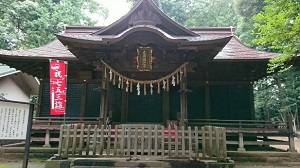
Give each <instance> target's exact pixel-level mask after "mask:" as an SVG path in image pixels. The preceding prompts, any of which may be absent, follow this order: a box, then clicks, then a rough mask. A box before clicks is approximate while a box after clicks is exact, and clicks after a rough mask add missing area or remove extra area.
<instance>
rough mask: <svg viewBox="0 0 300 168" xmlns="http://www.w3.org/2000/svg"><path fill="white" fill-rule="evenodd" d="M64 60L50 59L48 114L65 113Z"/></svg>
mask: <svg viewBox="0 0 300 168" xmlns="http://www.w3.org/2000/svg"><path fill="white" fill-rule="evenodd" d="M66 64H67V63H66V62H65V61H58V60H50V65H49V67H50V70H49V72H50V115H63V114H65V106H66Z"/></svg>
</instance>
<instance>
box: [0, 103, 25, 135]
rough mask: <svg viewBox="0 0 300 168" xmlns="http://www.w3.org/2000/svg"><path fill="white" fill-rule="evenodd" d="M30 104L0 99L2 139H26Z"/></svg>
mask: <svg viewBox="0 0 300 168" xmlns="http://www.w3.org/2000/svg"><path fill="white" fill-rule="evenodd" d="M29 106H30V105H29V104H18V103H10V102H2V101H0V140H25V139H26V132H27V126H28V117H29Z"/></svg>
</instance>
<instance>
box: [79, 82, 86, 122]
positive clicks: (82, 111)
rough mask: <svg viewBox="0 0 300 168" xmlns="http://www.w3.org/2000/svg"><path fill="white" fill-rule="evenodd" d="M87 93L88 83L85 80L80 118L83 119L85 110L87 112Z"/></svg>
mask: <svg viewBox="0 0 300 168" xmlns="http://www.w3.org/2000/svg"><path fill="white" fill-rule="evenodd" d="M86 93H87V83H86V82H84V83H83V89H82V93H81V106H80V120H81V121H82V117H84V112H85V104H86Z"/></svg>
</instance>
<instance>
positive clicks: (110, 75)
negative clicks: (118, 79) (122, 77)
mask: <svg viewBox="0 0 300 168" xmlns="http://www.w3.org/2000/svg"><path fill="white" fill-rule="evenodd" d="M112 77H113V75H112V71H111V69H110V70H109V81H111V80H112Z"/></svg>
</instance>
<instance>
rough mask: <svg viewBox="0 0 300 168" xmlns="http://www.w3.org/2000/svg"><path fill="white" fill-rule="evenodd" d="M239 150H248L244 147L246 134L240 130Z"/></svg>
mask: <svg viewBox="0 0 300 168" xmlns="http://www.w3.org/2000/svg"><path fill="white" fill-rule="evenodd" d="M237 150H238V151H239V152H244V151H246V149H245V147H244V135H243V133H242V132H239V148H238V149H237Z"/></svg>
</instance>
